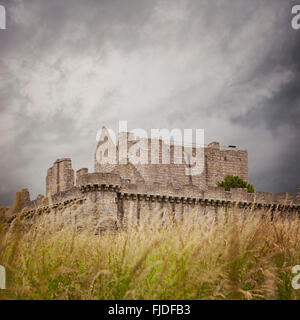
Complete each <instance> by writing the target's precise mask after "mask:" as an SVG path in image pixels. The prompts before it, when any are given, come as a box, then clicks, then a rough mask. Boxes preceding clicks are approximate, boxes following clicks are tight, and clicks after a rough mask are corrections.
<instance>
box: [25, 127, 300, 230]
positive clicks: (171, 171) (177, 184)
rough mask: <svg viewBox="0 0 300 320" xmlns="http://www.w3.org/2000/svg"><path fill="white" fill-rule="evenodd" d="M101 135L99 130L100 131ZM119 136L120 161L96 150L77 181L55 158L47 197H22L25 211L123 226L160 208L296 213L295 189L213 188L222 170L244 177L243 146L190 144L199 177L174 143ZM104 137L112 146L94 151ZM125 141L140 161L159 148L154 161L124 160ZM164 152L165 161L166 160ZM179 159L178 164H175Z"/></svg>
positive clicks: (66, 162)
mask: <svg viewBox="0 0 300 320" xmlns="http://www.w3.org/2000/svg"><path fill="white" fill-rule="evenodd" d="M105 133H107V132H105V130H104V131H103V132H102V134H103V135H104V134H105ZM118 138H119V139H118V142H117V150H116V156H117V159H119V158H120V159H121V161H120V163H117V164H116V165H110V164H107V165H106V164H100V163H99V162H98V161H97V156H96V155H97V151H96V153H95V167H94V171H95V172H93V173H89V172H88V169H87V168H82V169H80V170H77V171H76V185H74V170H73V169H72V163H71V159H69V158H64V159H57V160H56V161H55V162H54V164H53V166H52V167H51V168H49V169H48V172H47V177H46V198H42V197H41V196H39V198H38V199H36V200H34V201H31V202H30V200H29V202H28V201H27V202H28V203H27V207H28V208H30V209H28V210H27V213H28V215H29V216H30V214H32V213H34V212H36V211H43V212H47V213H50V214H54V216H55V217H57V215H59V216H60V217H67V218H68V220H70V219H71V218H69V216H70V215H72V214H73V213H72V212H73V211H74V210H75V211H74V219H73V218H72V219H71V220H72V221H73V220H74V221H77V218H78V217H83V218H84V219H85V218H86V217H87V216H89V217H93V218H95V219H96V220H97V219H98V218H101V217H106V218H111V219H113V220H114V221H116V223H117V224H121V225H124V224H125V225H126V223H127V221H129V220H130V219H131V220H132V219H133V220H134V221H136V222H137V221H139V220H140V219H148V218H149V215H150V216H151V215H152V216H156V215H162V214H163V213H164V212H168V213H171V215H173V216H174V217H177V218H178V219H179V218H180V219H182V218H183V217H184V216H186V215H189V214H198V213H201V214H203V213H210V214H214V215H217V214H218V213H220V212H224V211H227V210H233V208H234V210H239V211H241V212H243V211H245V210H250V208H252V209H253V210H257V209H259V210H263V211H266V212H271V213H272V214H273V213H275V212H280V213H282V212H295V213H296V212H298V213H299V212H300V192H299V194H298V195H297V196H296V197H294V196H293V195H291V194H287V193H279V194H277V195H273V194H272V193H267V192H255V193H252V194H251V193H248V191H247V189H232V190H230V191H225V189H224V188H219V187H216V182H217V181H220V180H222V179H223V178H224V176H225V175H227V174H230V175H237V176H240V177H241V178H242V179H244V180H246V181H248V152H247V150H239V149H237V148H230V147H229V148H220V145H219V143H218V142H213V143H211V144H209V145H208V146H206V147H203V148H202V149H201V150H197V149H196V148H195V147H192V152H193V155H195V153H196V152H197V151H201V152H202V155H203V162H204V170H203V171H202V173H201V174H199V175H189V174H187V171H186V169H187V168H188V166H187V164H186V163H185V162H184V153H183V150H182V149H181V150H180V149H178V148H176V149H175V146H174V144H170V145H166V144H165V143H164V142H163V141H162V140H160V139H158V140H157V141H154V140H151V139H139V140H135V139H134V137H133V135H132V134H129V133H121V134H120V135H119V137H118ZM107 141H108V142H109V143H110V144H113V141H112V140H111V139H110V137H109V136H108V137H106V138H105V139H103V141H100V142H99V143H98V146H97V149H98V147H99V146H101V144H103V143H105V142H107ZM126 144H127V147H128V148H129V147H132V146H133V147H136V150H138V151H139V153H140V157H141V158H144V160H145V159H146V158H147V159H151V157H152V154H151V153H152V151H153V150H158V151H159V152H158V159H156V160H157V163H156V164H132V163H126V162H124V161H123V160H124V158H122V157H119V154H122V148H123V147H124V145H126ZM155 148H156V149H155ZM178 150H179V152H178ZM104 156H105V155H104ZM169 156H170V161H169V163H165V162H166V161H168V160H169V159H168V157H169ZM178 159H181V160H182V162H183V164H177V163H176V162H178V161H177V160H178ZM125 160H126V159H125ZM147 162H148V161H147ZM75 204H76V205H75ZM67 208H68V209H67ZM74 208H75V209H74ZM252 209H251V210H252ZM78 210H79V211H78ZM55 219H56V218H55Z"/></svg>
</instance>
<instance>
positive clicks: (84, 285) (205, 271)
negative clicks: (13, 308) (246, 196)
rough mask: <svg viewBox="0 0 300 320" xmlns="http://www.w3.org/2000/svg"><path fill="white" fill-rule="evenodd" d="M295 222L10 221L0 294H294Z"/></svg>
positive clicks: (244, 218)
mask: <svg viewBox="0 0 300 320" xmlns="http://www.w3.org/2000/svg"><path fill="white" fill-rule="evenodd" d="M299 227H300V221H299V220H298V219H297V218H290V219H280V218H277V217H275V218H274V220H273V221H271V220H270V219H269V218H264V219H262V218H261V214H259V213H256V214H254V213H253V212H248V213H245V214H242V215H241V214H237V213H232V214H229V215H226V216H225V215H224V216H220V217H219V218H218V221H215V219H214V218H213V217H211V216H208V215H204V216H197V218H195V217H193V218H188V217H186V218H185V220H184V221H183V222H182V223H180V224H178V223H176V221H173V220H171V219H170V221H169V223H165V224H164V225H162V223H161V221H160V220H159V219H154V218H153V219H151V222H149V221H148V222H147V223H146V222H141V224H140V225H139V226H136V225H134V224H132V225H131V224H130V223H129V225H128V228H127V230H126V231H125V230H123V231H119V232H106V233H104V234H101V235H98V236H95V235H94V232H93V230H88V229H86V230H84V231H81V232H76V230H75V229H74V227H71V226H69V227H64V228H62V229H58V228H56V227H55V226H50V225H44V224H43V223H40V224H39V225H37V226H35V228H34V229H33V228H32V229H31V230H30V231H28V232H23V231H20V226H19V225H18V223H17V221H16V222H15V223H14V226H13V227H12V228H11V230H10V231H6V232H4V231H3V228H2V231H1V234H0V264H1V265H3V266H5V268H6V270H7V289H6V290H0V299H299V298H300V290H295V289H293V288H292V279H293V277H294V276H295V275H293V274H292V272H291V269H292V267H293V266H295V265H298V264H300V233H299Z"/></svg>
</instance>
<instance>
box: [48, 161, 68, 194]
mask: <svg viewBox="0 0 300 320" xmlns="http://www.w3.org/2000/svg"><path fill="white" fill-rule="evenodd" d="M73 187H74V170H73V169H72V162H71V159H70V158H63V159H57V160H56V161H55V162H54V164H53V166H52V167H51V168H49V169H48V171H47V176H46V195H47V196H49V195H53V194H56V193H58V192H63V191H67V190H69V189H72V188H73Z"/></svg>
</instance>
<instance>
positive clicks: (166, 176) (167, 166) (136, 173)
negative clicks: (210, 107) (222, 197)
mask: <svg viewBox="0 0 300 320" xmlns="http://www.w3.org/2000/svg"><path fill="white" fill-rule="evenodd" d="M103 135H104V136H103V137H102V140H100V141H99V143H98V145H97V149H96V153H95V157H94V160H95V166H94V168H95V172H105V173H118V174H119V175H120V177H121V178H123V179H127V180H130V181H132V182H135V181H137V180H138V181H141V180H144V182H145V183H146V184H153V183H164V184H173V185H174V186H182V185H188V184H191V185H195V186H198V187H200V188H201V189H202V190H206V189H207V188H208V187H211V186H216V182H217V181H221V180H223V178H224V177H225V175H227V174H230V175H237V176H240V177H241V178H242V179H244V180H245V181H248V152H247V150H239V149H236V148H225V149H224V148H220V145H219V143H217V142H213V143H211V144H209V145H208V146H207V147H203V148H196V147H191V148H192V153H193V155H196V152H199V154H201V155H202V159H203V165H204V167H203V171H202V173H201V174H199V175H189V174H187V168H188V164H187V163H186V160H185V158H184V149H183V147H182V146H176V147H175V145H174V144H172V143H171V144H170V145H167V144H165V143H164V142H163V141H162V140H161V139H137V140H136V139H134V136H133V135H132V134H129V133H120V135H119V139H118V141H117V146H116V164H115V165H110V164H100V163H99V162H98V160H97V156H96V155H97V152H98V151H99V149H98V148H99V146H101V145H103V144H104V143H107V144H108V145H110V146H113V145H114V142H113V141H112V140H111V139H110V137H109V135H108V133H107V132H106V131H105V129H104V130H103ZM124 145H125V146H126V145H127V148H128V150H132V147H133V150H135V149H136V151H137V152H139V156H140V159H141V160H142V161H144V162H143V163H146V164H143V163H138V164H131V168H130V167H128V166H127V167H126V166H125V165H124V164H122V163H123V160H124V158H123V157H122V147H124ZM130 148H131V149H130ZM154 150H155V151H158V152H157V155H158V158H154V157H153V155H152V151H154ZM178 150H179V151H178ZM120 155H121V156H120ZM104 156H105V155H104ZM106 156H107V154H106ZM125 160H126V159H125ZM150 160H151V161H150ZM153 160H155V164H154V163H153ZM178 160H180V162H181V164H178V162H179V161H178Z"/></svg>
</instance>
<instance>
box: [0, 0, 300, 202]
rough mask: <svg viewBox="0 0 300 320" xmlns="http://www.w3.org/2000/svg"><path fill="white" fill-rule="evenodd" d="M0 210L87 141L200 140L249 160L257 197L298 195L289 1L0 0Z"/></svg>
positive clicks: (298, 111)
mask: <svg viewBox="0 0 300 320" xmlns="http://www.w3.org/2000/svg"><path fill="white" fill-rule="evenodd" d="M299 3H300V1H299ZM0 4H2V5H4V6H5V7H6V10H7V29H6V30H0V148H1V149H0V150H1V151H0V154H1V157H0V182H1V183H0V203H1V204H5V205H6V204H10V203H11V202H12V201H13V199H14V196H15V192H16V191H19V190H20V189H21V188H24V187H27V188H29V190H30V192H31V196H32V198H34V197H35V196H36V195H37V194H38V193H42V194H44V193H45V175H46V170H47V168H48V167H50V166H51V165H52V163H53V161H55V159H56V158H59V157H71V158H72V160H73V168H74V169H75V170H77V169H79V168H82V167H89V169H90V170H92V169H93V154H94V151H95V148H96V141H95V137H96V133H97V130H98V129H99V128H100V126H102V125H103V124H104V125H106V126H108V127H112V128H115V127H116V126H117V125H118V121H119V120H128V123H129V129H133V128H145V129H147V130H149V129H150V128H169V129H172V128H182V129H184V128H191V129H196V128H200V129H204V130H205V142H206V143H209V142H211V141H213V140H216V141H220V143H221V145H229V144H234V145H238V146H240V148H243V149H248V151H249V180H250V181H251V182H252V183H254V185H255V188H256V190H257V191H272V192H284V191H288V192H293V193H296V192H297V189H298V187H300V178H299V171H300V150H299V139H300V132H299V128H300V59H299V57H300V30H299V31H295V30H293V29H292V28H291V19H292V15H291V9H292V6H293V5H294V4H295V1H289V0H285V1H283V0H272V1H270V0H230V1H229V0H198V1H195V0H184V1H180V0H179V1H178V0H177V1H174V0H169V1H153V0H103V1H99V0H97V1H96V0H94V1H92V0H90V1H89V0H85V1H82V0H81V1H80V0H51V1H49V0H26V1H24V0H19V1H17V0H7V1H3V0H0Z"/></svg>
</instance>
